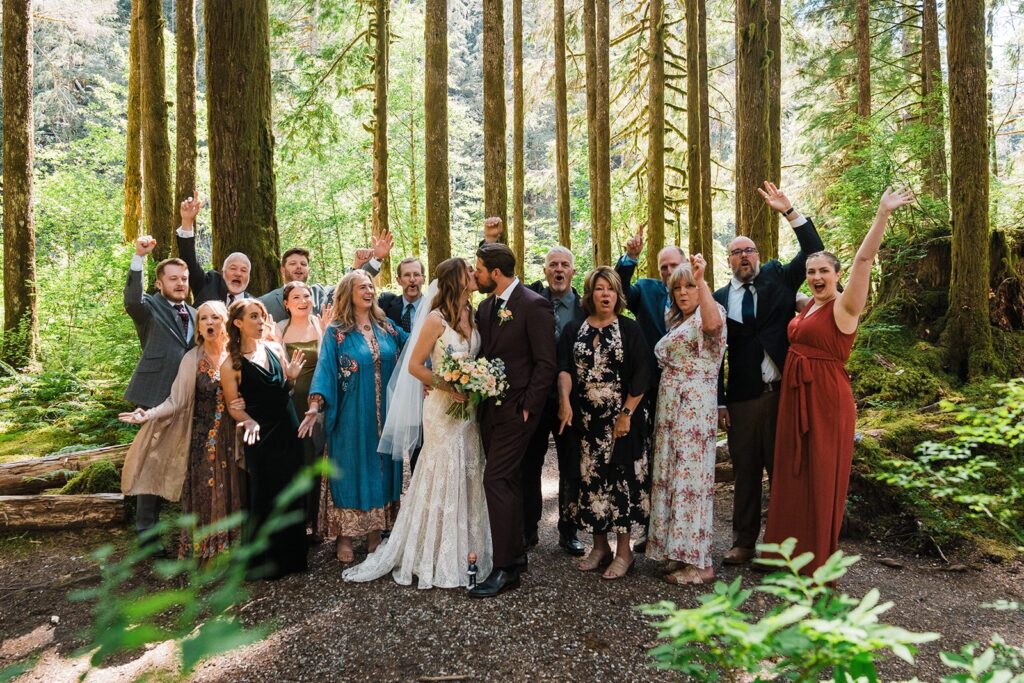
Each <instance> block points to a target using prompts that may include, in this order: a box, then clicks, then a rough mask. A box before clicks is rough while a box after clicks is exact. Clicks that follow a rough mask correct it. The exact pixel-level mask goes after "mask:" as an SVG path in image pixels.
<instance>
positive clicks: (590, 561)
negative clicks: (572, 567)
mask: <svg viewBox="0 0 1024 683" xmlns="http://www.w3.org/2000/svg"><path fill="white" fill-rule="evenodd" d="M596 555H597V551H596V550H591V551H590V552H589V553H587V556H586V557H584V558H583V561H582V562H580V563H579V564H578V565H577V566H578V567H579V570H580V571H581V572H592V571H594V570H595V569H600V568H601V567H607V566H608V565H609V564H611V563H612V552H611V550H607V551H605V552H603V553H601V555H600V556H599V557H595V556H596Z"/></svg>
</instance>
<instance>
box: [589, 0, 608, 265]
mask: <svg viewBox="0 0 1024 683" xmlns="http://www.w3.org/2000/svg"><path fill="white" fill-rule="evenodd" d="M608 5H609V0H584V2H583V24H584V26H583V30H584V32H585V34H586V35H585V36H584V38H585V41H584V42H585V51H586V55H587V74H586V80H587V114H588V116H587V134H588V135H587V137H588V158H589V165H590V223H591V236H592V240H593V247H594V265H595V266H600V265H609V264H611V260H612V233H611V159H610V150H609V146H610V141H611V140H610V138H611V132H610V127H609V121H608V115H609V114H608V100H609V93H608V87H609V82H608V78H609V63H608V59H609V57H608V49H609V44H610V35H609V31H610V29H609V25H608Z"/></svg>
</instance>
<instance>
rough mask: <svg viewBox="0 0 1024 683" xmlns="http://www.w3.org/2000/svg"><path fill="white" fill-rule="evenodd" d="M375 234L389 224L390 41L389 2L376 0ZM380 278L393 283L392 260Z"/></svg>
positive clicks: (385, 263) (385, 266)
mask: <svg viewBox="0 0 1024 683" xmlns="http://www.w3.org/2000/svg"><path fill="white" fill-rule="evenodd" d="M373 37H374V53H373V234H374V237H376V236H378V235H380V234H381V233H384V232H386V231H387V230H388V229H389V228H390V225H389V223H388V62H389V58H388V45H389V43H390V40H391V23H390V3H389V2H388V0H375V2H374V19H373ZM380 280H381V282H382V283H384V284H387V283H389V282H391V259H390V258H386V259H384V262H383V263H382V264H381V269H380Z"/></svg>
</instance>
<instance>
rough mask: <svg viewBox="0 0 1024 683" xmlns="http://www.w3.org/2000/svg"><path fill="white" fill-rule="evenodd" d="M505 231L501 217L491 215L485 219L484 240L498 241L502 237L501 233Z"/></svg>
mask: <svg viewBox="0 0 1024 683" xmlns="http://www.w3.org/2000/svg"><path fill="white" fill-rule="evenodd" d="M504 231H505V226H504V225H502V223H501V219H500V218H498V217H497V216H491V217H490V218H487V219H486V220H484V242H497V241H498V240H500V239H501V233H502V232H504Z"/></svg>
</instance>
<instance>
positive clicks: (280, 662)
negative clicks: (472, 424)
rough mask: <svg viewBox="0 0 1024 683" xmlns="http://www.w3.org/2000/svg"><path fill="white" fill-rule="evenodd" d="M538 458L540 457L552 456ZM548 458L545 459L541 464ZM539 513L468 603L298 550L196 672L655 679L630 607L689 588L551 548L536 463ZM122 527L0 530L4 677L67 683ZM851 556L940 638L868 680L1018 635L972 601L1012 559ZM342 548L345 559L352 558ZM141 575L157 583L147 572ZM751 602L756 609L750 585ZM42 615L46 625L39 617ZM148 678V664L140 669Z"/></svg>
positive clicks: (1022, 627) (895, 553) (719, 500)
mask: <svg viewBox="0 0 1024 683" xmlns="http://www.w3.org/2000/svg"><path fill="white" fill-rule="evenodd" d="M552 455H553V454H552ZM551 460H553V457H552V458H549V463H550V461H551ZM544 487H545V505H546V507H545V519H544V520H543V521H542V525H541V536H540V538H541V542H540V546H539V547H538V548H536V549H535V550H534V551H533V552H532V553H531V554H530V572H529V574H527V575H525V576H524V579H523V585H522V587H521V588H520V589H519V590H516V591H513V592H510V593H507V594H505V595H503V596H500V597H499V598H497V599H494V600H485V601H471V600H469V599H468V598H466V596H465V595H463V594H462V591H461V590H442V589H435V590H429V591H421V590H417V589H416V588H415V587H402V586H398V585H397V584H395V583H394V582H393V581H391V580H390V578H385V579H381V580H378V581H375V582H372V583H369V584H348V583H344V582H343V581H342V580H341V568H340V566H339V565H338V563H337V561H336V560H335V559H334V557H333V549H332V547H331V546H329V545H323V546H319V547H317V548H314V549H313V551H312V552H311V554H310V561H311V569H310V572H309V573H308V574H305V575H301V576H292V577H289V578H287V579H284V580H281V581H278V582H274V583H261V584H257V585H255V586H253V591H252V593H253V594H252V597H251V599H250V601H249V603H247V604H246V605H245V606H244V608H243V614H244V615H245V617H246V619H247V620H248V621H250V622H252V623H262V622H266V621H268V620H269V621H272V622H273V623H275V624H276V625H277V628H276V630H275V631H274V632H273V633H272V635H271V636H270V637H268V638H267V639H266V640H264V641H262V642H260V643H257V644H255V645H252V646H249V647H246V648H244V649H241V650H237V651H235V652H232V653H228V654H226V655H222V656H220V657H217V658H215V659H213V660H210V661H208V662H205V663H204V664H202V665H201V666H200V667H199V668H198V669H197V671H196V672H195V673H194V674H193V676H192V678H191V680H196V681H224V682H228V681H243V680H244V681H300V680H302V681H362V680H366V681H375V682H380V681H417V680H420V681H428V680H494V681H534V680H558V681H605V680H607V681H620V682H621V681H641V680H642V681H662V680H665V681H668V680H678V678H677V677H675V676H673V675H671V674H668V673H666V672H663V671H658V670H656V669H654V668H652V667H651V665H650V662H651V660H650V659H649V657H648V656H647V654H646V650H647V649H649V648H650V647H651V646H652V645H653V644H654V642H655V631H654V629H653V628H652V627H651V626H650V625H649V624H648V622H647V620H646V619H645V618H644V617H643V616H642V615H640V614H639V613H638V612H637V611H636V610H635V609H634V607H635V606H636V605H640V604H645V603H652V602H657V601H660V600H672V601H674V602H676V603H677V604H679V605H680V606H693V605H695V604H696V600H695V598H696V596H697V595H699V594H700V593H701V592H707V591H706V590H704V589H700V588H696V587H692V586H689V587H676V586H670V585H668V584H666V583H664V582H663V581H661V580H660V578H659V572H658V565H657V564H656V563H655V562H652V561H650V560H646V559H645V558H643V556H638V561H637V564H636V567H635V569H634V571H633V572H632V573H631V574H629V575H628V576H627V577H626V578H624V579H623V580H620V581H604V580H602V579H601V577H600V576H599V575H598V574H596V573H590V574H584V573H582V572H580V571H578V570H577V569H576V568H575V566H574V562H573V560H572V558H570V557H569V556H567V555H565V554H564V553H563V552H562V551H561V550H560V549H559V548H558V546H557V532H556V531H555V529H554V523H555V518H556V511H555V495H556V488H557V476H556V473H555V472H554V471H553V469H551V468H550V466H549V468H548V469H546V470H545V482H544ZM731 496H732V491H731V487H730V486H729V485H720V489H719V491H718V493H717V496H716V509H715V514H716V518H715V529H716V540H715V554H716V555H717V556H719V557H721V555H722V554H723V553H724V552H725V551H726V550H727V549H728V546H729V542H730V531H729V530H730V517H731V500H732V498H731ZM129 540H130V532H129V531H128V530H126V529H124V530H120V529H119V530H113V531H111V530H106V531H100V530H94V531H88V532H81V533H71V532H63V533H52V534H33V535H23V536H19V537H14V538H5V539H3V540H2V542H0V543H2V544H0V639H2V643H0V668H3V667H4V666H6V665H8V664H11V663H12V662H14V661H17V660H18V659H19V658H21V657H24V656H25V655H27V654H29V653H33V652H34V653H36V654H37V655H40V657H39V660H38V662H37V664H36V666H35V668H34V669H33V670H31V671H30V672H28V673H27V674H25V675H24V676H22V677H21V678H20V679H18V680H20V681H45V682H46V683H60V682H62V681H73V680H78V677H79V676H80V675H81V674H82V673H83V672H84V671H85V670H86V668H87V667H86V663H85V662H84V660H83V659H81V658H77V659H76V658H74V657H73V656H72V653H73V651H74V650H75V649H76V648H78V647H80V646H81V645H82V640H81V637H80V633H81V631H82V629H84V628H85V627H86V625H87V624H88V620H89V613H88V608H87V606H84V605H81V604H76V603H70V602H68V601H67V600H66V599H65V595H66V594H67V593H68V592H69V591H70V590H73V589H75V588H80V587H82V586H86V585H89V584H90V583H91V582H93V581H95V577H96V576H97V572H96V569H95V567H94V566H93V565H92V563H91V562H90V560H89V559H88V553H89V551H90V550H91V549H92V548H94V547H96V546H98V545H100V544H102V543H107V542H111V541H113V542H115V543H116V544H118V545H119V546H125V545H126V544H127V543H128V542H129ZM842 547H843V550H844V551H846V552H848V553H856V554H859V555H861V556H862V557H863V559H862V561H861V562H859V563H858V564H856V565H855V566H854V567H853V569H852V570H851V572H850V573H849V574H848V575H847V577H846V578H845V579H844V580H843V581H842V582H841V585H840V588H841V589H842V590H843V591H845V592H847V593H849V594H851V595H856V596H860V595H863V594H864V593H865V592H867V591H868V590H869V589H870V588H872V587H877V588H879V589H880V591H881V593H882V596H883V599H885V600H893V601H895V602H896V605H895V607H893V609H892V610H891V611H890V612H889V613H888V614H887V615H886V618H884V620H885V621H887V622H888V623H893V624H896V625H899V626H902V627H905V628H908V629H911V630H914V631H937V632H940V633H942V634H943V638H942V640H941V641H939V642H938V643H933V644H929V645H927V646H925V647H923V648H922V650H921V652H920V654H919V656H918V662H917V664H916V666H913V667H911V666H908V665H905V664H904V663H902V662H901V661H899V660H895V659H890V660H886V661H885V662H883V664H882V666H881V674H882V679H883V680H886V681H896V680H906V679H910V678H912V677H914V676H916V677H917V678H918V679H920V680H922V681H938V680H940V678H941V676H942V674H943V673H945V672H946V669H945V668H944V667H943V666H942V665H941V663H940V662H939V659H938V653H939V652H940V651H941V650H943V649H944V650H959V648H960V646H961V645H962V644H964V643H967V642H970V641H986V640H987V639H988V638H989V637H990V636H991V635H992V634H993V633H1000V634H1002V636H1003V637H1004V638H1006V639H1007V640H1008V641H1009V642H1011V643H1013V644H1017V645H1019V644H1021V643H1022V642H1024V613H1020V612H997V611H993V610H990V609H983V608H982V607H981V605H982V604H984V603H988V602H992V601H994V600H997V599H1001V598H1004V599H1009V600H1018V601H1024V580H1022V578H1024V562H1022V561H1020V560H1018V561H1016V562H1012V563H1006V562H1004V563H993V562H991V561H987V560H984V559H981V560H976V559H973V558H971V557H966V556H964V557H949V563H946V562H943V561H941V560H937V559H934V558H930V557H917V556H913V555H911V554H908V553H907V552H906V551H904V550H902V549H901V548H899V547H893V546H892V545H883V544H881V543H879V542H877V541H873V540H858V541H844V542H843V543H842ZM359 556H360V555H359V553H358V548H357V560H358V559H359ZM716 571H717V575H718V578H720V579H723V580H726V581H729V580H732V579H733V578H735V577H736V576H737V575H742V576H743V577H744V583H745V584H747V585H750V586H752V585H755V584H756V582H757V580H758V578H759V575H758V574H756V573H753V572H751V570H750V569H749V568H740V569H736V568H731V567H722V566H718V567H716ZM152 585H153V586H157V585H159V584H158V583H157V582H156V580H155V579H153V580H152ZM751 600H752V604H751V605H750V606H751V609H752V610H753V611H755V612H756V611H758V609H759V608H763V606H764V604H765V602H764V599H763V598H761V597H759V596H758V595H757V594H755V597H754V598H752V599H751ZM54 617H56V618H57V619H56V623H52V621H53V618H54ZM173 661H174V650H173V646H172V645H171V644H169V643H168V644H163V645H160V646H157V647H154V648H152V649H150V650H148V651H146V652H145V653H144V654H142V655H141V656H139V657H136V658H134V659H131V660H126V661H119V662H118V663H117V666H112V667H110V668H107V669H103V670H99V671H95V672H93V673H92V674H91V675H90V676H89V678H88V680H90V681H130V680H136V679H138V678H139V677H142V676H144V675H146V674H147V672H149V673H150V674H152V672H159V670H160V669H162V668H167V667H172V666H173ZM156 675H157V677H158V678H163V675H162V674H159V673H157V674H156Z"/></svg>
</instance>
